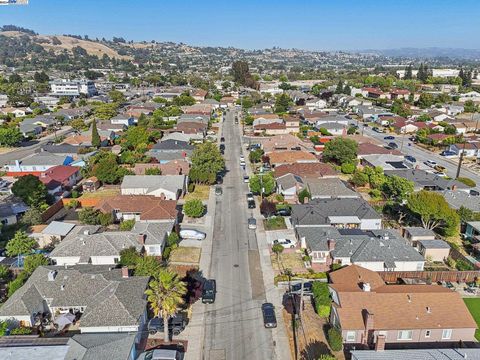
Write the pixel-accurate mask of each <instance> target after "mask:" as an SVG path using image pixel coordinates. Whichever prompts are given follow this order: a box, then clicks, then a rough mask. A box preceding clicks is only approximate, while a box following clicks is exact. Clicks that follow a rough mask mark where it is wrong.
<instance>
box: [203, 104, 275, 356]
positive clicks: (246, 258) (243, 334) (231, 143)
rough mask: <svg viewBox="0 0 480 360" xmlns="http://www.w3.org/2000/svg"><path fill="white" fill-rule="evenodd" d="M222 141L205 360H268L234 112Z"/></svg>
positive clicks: (260, 284)
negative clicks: (220, 191)
mask: <svg viewBox="0 0 480 360" xmlns="http://www.w3.org/2000/svg"><path fill="white" fill-rule="evenodd" d="M223 136H224V137H225V146H226V151H225V158H226V167H227V175H226V176H225V178H224V183H223V186H222V187H223V195H221V196H218V197H217V204H216V213H215V226H214V231H213V233H214V236H213V245H212V257H211V267H210V274H209V277H210V278H213V279H216V281H217V298H216V301H215V303H214V304H212V305H207V312H206V316H205V339H204V358H205V359H212V360H217V359H229V360H230V359H272V358H275V356H274V350H273V339H272V330H268V329H265V328H264V326H263V321H262V313H261V305H262V303H263V302H264V301H265V288H264V282H263V275H262V271H261V266H260V256H259V252H258V245H257V240H256V237H255V232H254V231H252V230H248V228H247V218H248V217H249V216H250V215H251V211H248V210H247V204H246V198H245V194H246V192H247V184H244V183H243V174H244V172H243V170H242V169H241V168H240V165H239V156H240V152H241V143H240V130H239V127H238V126H235V124H234V113H233V111H230V112H227V115H226V119H225V122H224V124H223ZM258 205H259V204H257V206H258ZM280 325H282V323H281V322H279V326H280Z"/></svg>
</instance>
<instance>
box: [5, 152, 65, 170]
mask: <svg viewBox="0 0 480 360" xmlns="http://www.w3.org/2000/svg"><path fill="white" fill-rule="evenodd" d="M72 162H73V158H72V157H71V156H60V155H53V154H49V153H47V152H41V153H39V154H31V155H28V156H27V157H25V158H23V159H21V160H15V161H14V162H13V163H10V164H7V165H5V169H6V171H7V175H8V176H23V175H28V174H33V175H37V176H39V175H40V174H41V173H42V172H45V171H47V170H48V169H50V168H52V167H54V166H59V165H70V164H71V163H72Z"/></svg>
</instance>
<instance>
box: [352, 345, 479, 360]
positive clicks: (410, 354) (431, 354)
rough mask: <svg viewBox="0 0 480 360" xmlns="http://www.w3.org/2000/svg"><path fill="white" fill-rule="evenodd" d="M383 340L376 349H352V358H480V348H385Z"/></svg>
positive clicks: (437, 359)
mask: <svg viewBox="0 0 480 360" xmlns="http://www.w3.org/2000/svg"><path fill="white" fill-rule="evenodd" d="M382 344H384V343H383V342H382V341H380V342H377V343H376V344H375V350H352V351H351V352H350V354H351V360H405V359H428V360H465V359H479V358H480V349H465V348H454V349H430V348H429V349H399V350H385V349H383V347H384V345H382Z"/></svg>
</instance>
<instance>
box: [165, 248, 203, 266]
mask: <svg viewBox="0 0 480 360" xmlns="http://www.w3.org/2000/svg"><path fill="white" fill-rule="evenodd" d="M201 252H202V249H201V248H196V247H183V246H179V247H177V248H176V249H173V250H172V252H171V253H170V258H169V260H170V262H173V263H188V264H198V263H199V262H200V253H201Z"/></svg>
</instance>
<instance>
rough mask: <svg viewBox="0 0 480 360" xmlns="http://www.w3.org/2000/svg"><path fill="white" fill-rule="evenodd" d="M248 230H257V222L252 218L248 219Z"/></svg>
mask: <svg viewBox="0 0 480 360" xmlns="http://www.w3.org/2000/svg"><path fill="white" fill-rule="evenodd" d="M248 228H249V229H251V230H255V229H256V228H257V220H256V219H255V218H253V217H251V218H249V219H248Z"/></svg>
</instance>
